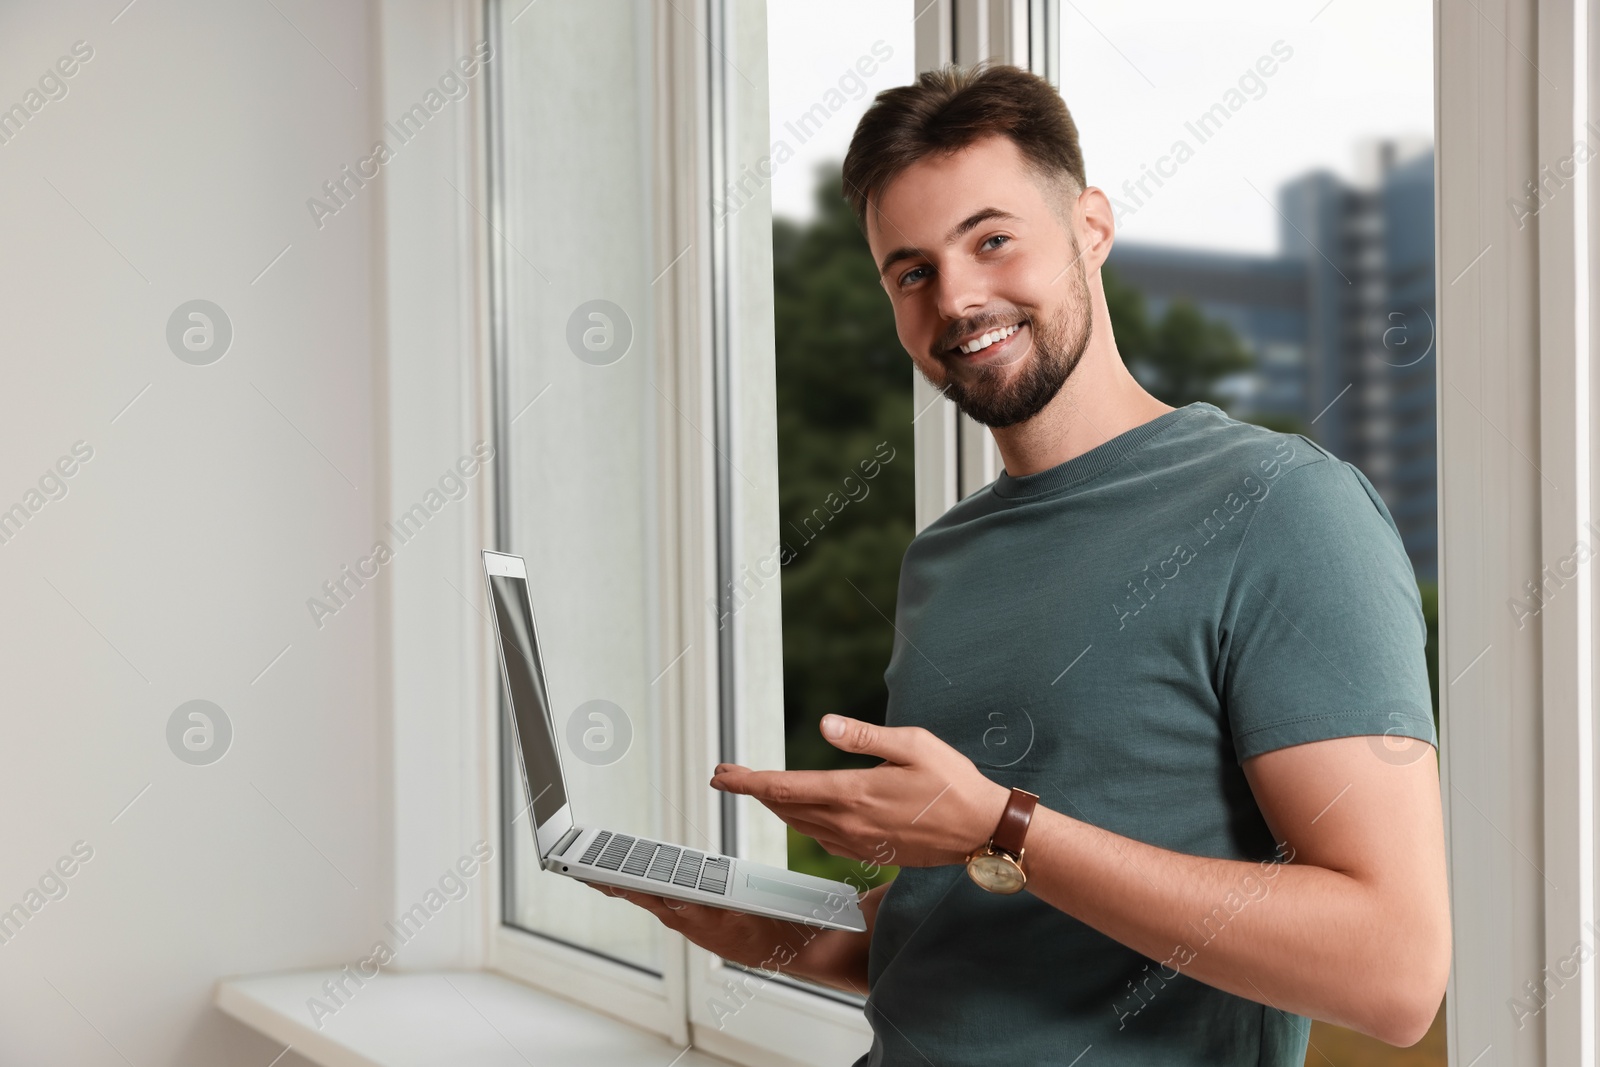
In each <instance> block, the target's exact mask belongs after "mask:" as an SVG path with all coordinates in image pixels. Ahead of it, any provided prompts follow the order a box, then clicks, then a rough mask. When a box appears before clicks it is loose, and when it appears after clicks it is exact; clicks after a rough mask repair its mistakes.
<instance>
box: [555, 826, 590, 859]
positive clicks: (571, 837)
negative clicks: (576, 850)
mask: <svg viewBox="0 0 1600 1067" xmlns="http://www.w3.org/2000/svg"><path fill="white" fill-rule="evenodd" d="M582 833H583V830H582V829H580V828H579V827H576V826H574V827H573V828H572V829H570V830H568V831H567V832H566V833H564V834H562V835H561V840H560V841H557V842H556V847H555V848H553V849H551V850H550V854H551V855H552V856H559V855H561V854H562V853H563V852H565V851H566V850H567V849H569V848H571V847H572V843H573V842H574V841H576V840H577V839H578V836H579V835H580V834H582Z"/></svg>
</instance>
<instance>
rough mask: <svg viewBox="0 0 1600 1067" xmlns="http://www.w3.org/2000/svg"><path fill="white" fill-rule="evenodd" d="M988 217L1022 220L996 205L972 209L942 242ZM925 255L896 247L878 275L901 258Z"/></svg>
mask: <svg viewBox="0 0 1600 1067" xmlns="http://www.w3.org/2000/svg"><path fill="white" fill-rule="evenodd" d="M990 219H1006V220H1009V221H1011V222H1021V221H1022V219H1020V218H1019V217H1018V216H1016V215H1013V214H1011V212H1009V211H1002V210H1001V209H999V208H997V207H985V208H979V209H978V210H977V211H974V212H973V213H972V214H970V215H968V216H967V217H966V218H964V219H962V220H961V221H960V222H958V223H956V224H955V225H954V226H952V227H950V232H949V233H947V234H945V235H944V243H945V244H947V245H948V244H954V243H955V241H956V239H957V238H958V237H960V236H962V235H963V234H965V233H967V232H968V231H970V230H972V229H974V228H976V227H977V226H980V225H982V224H983V223H985V222H988V221H989V220H990ZM926 256H927V253H926V252H924V251H922V249H920V248H912V247H910V246H903V247H901V248H897V249H895V250H894V251H893V252H890V253H889V254H888V255H886V256H884V257H883V263H882V264H881V265H880V266H879V267H878V276H879V277H882V276H883V275H885V274H888V273H889V268H890V267H892V266H894V265H895V264H896V263H898V262H900V261H901V260H902V259H916V258H918V257H923V258H926Z"/></svg>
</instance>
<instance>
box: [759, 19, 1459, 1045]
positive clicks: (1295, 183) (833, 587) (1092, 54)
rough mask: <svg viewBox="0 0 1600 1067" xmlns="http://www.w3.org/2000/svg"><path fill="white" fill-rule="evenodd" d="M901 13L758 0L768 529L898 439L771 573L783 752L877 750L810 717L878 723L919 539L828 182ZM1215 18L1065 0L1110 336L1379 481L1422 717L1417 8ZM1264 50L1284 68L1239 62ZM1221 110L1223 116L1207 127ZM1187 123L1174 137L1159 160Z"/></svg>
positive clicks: (1433, 639)
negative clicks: (870, 58)
mask: <svg viewBox="0 0 1600 1067" xmlns="http://www.w3.org/2000/svg"><path fill="white" fill-rule="evenodd" d="M908 6H909V4H908V2H905V0H882V2H878V3H869V4H863V3H857V2H851V3H849V4H848V5H841V4H826V3H825V4H820V5H814V4H808V5H805V6H804V9H803V10H802V9H801V6H800V5H785V4H771V5H769V15H768V18H769V31H768V32H769V62H770V77H771V101H772V103H771V136H772V138H773V139H774V141H775V142H777V141H779V140H783V141H785V142H786V143H787V144H788V145H789V147H790V148H791V150H793V152H794V156H793V158H792V159H789V160H787V161H786V162H784V163H783V164H782V165H781V166H780V168H779V169H778V170H777V172H776V174H775V175H774V177H773V180H772V193H773V211H774V222H773V235H772V241H773V260H774V263H773V271H774V284H775V287H776V336H777V371H778V377H777V385H778V449H779V476H780V509H781V512H782V514H781V516H780V522H781V524H782V528H783V529H784V530H785V531H786V533H788V532H789V531H791V530H794V529H795V527H792V526H791V525H790V524H791V523H792V522H799V521H800V520H801V518H802V517H803V516H804V515H806V514H808V513H809V512H810V511H811V509H812V508H813V507H814V506H815V505H816V502H817V501H819V500H822V499H824V498H825V497H826V496H827V494H829V493H830V492H835V491H836V490H837V489H838V485H839V478H840V477H841V476H842V474H843V472H847V471H849V470H851V469H852V468H854V467H855V465H856V463H857V462H858V460H859V459H860V458H862V457H865V456H871V455H873V452H874V449H875V447H876V446H877V444H878V442H882V441H887V442H889V444H890V445H891V446H892V447H893V448H894V450H895V453H894V455H895V458H894V460H893V461H892V462H889V463H886V464H884V465H883V467H882V470H881V473H880V474H879V475H878V476H877V477H876V478H875V479H874V480H873V481H872V482H871V483H870V485H871V491H870V493H869V494H868V495H867V496H866V497H865V498H863V499H861V500H859V501H853V502H852V506H850V507H848V508H846V509H844V510H843V511H842V512H841V513H840V514H839V515H838V516H837V517H836V518H835V519H833V520H832V521H831V522H830V524H829V525H828V527H827V528H826V530H825V531H823V532H822V533H821V534H820V535H817V536H816V537H815V538H814V539H808V538H806V537H804V536H800V537H799V538H798V539H797V541H796V542H795V545H796V551H795V554H794V555H793V557H792V558H791V559H790V560H789V562H787V563H786V564H785V566H784V567H783V570H782V576H783V577H782V597H783V648H784V651H783V656H784V706H785V725H786V730H787V755H788V766H789V767H790V768H835V767H845V766H870V765H872V764H873V763H875V762H877V761H876V760H871V759H862V758H857V757H850V756H846V755H844V754H841V753H839V752H838V751H837V750H835V749H834V748H832V747H831V746H829V745H828V744H827V743H826V742H824V741H823V740H822V738H821V736H820V734H819V732H818V722H819V720H820V719H821V717H822V716H823V715H824V714H826V713H828V712H839V713H842V714H846V715H851V716H854V717H857V718H861V719H867V720H872V721H878V722H881V721H883V713H884V707H885V704H886V702H887V699H888V694H887V690H886V689H885V686H884V682H883V671H884V668H885V667H886V666H887V664H888V661H889V655H890V651H891V646H892V639H893V636H894V631H893V629H892V628H891V626H890V625H889V623H888V622H886V621H885V618H884V616H883V615H880V614H879V613H878V611H876V610H874V605H876V607H877V608H879V609H881V610H882V611H883V612H884V614H885V615H888V616H889V617H890V618H892V617H893V610H894V609H893V605H894V603H895V593H896V585H897V581H898V576H899V568H900V560H901V557H902V555H903V554H904V552H905V549H906V546H907V545H908V544H909V543H910V541H911V538H912V536H913V534H914V532H915V530H914V512H913V462H912V423H911V420H912V416H913V411H912V401H911V383H912V376H913V374H914V373H915V372H914V370H913V368H912V365H911V362H910V358H909V357H908V356H907V355H906V353H905V352H904V350H903V349H902V348H901V347H900V343H899V340H898V338H897V337H896V335H895V328H894V317H893V313H892V311H891V308H890V305H889V302H888V300H887V298H886V297H885V295H884V293H883V291H882V289H881V288H880V287H879V285H878V280H877V272H876V270H875V268H874V267H873V264H872V261H871V258H870V256H869V254H868V250H867V246H866V242H865V240H864V238H863V237H862V236H861V234H860V232H859V231H858V229H857V228H856V225H855V221H854V218H853V216H852V214H851V212H850V210H849V207H848V205H847V204H846V202H845V201H844V200H843V199H842V198H841V197H840V195H839V163H840V161H841V160H842V158H843V155H844V150H845V147H846V146H847V145H848V142H849V137H850V134H851V132H852V131H853V129H854V125H855V122H856V120H857V119H858V118H859V117H860V114H861V113H862V112H863V111H864V110H865V109H866V107H867V106H868V105H869V104H870V102H871V99H872V95H873V94H874V93H876V92H878V91H880V90H881V89H884V88H888V87H890V86H892V85H899V84H905V83H908V82H910V81H911V80H913V77H914V69H913V51H914V49H913V42H912V38H911V29H912V28H911V26H910V25H909V20H908V19H907V17H906V9H907V7H908ZM1135 7H1136V8H1137V10H1133V8H1135ZM1228 11H1229V14H1228V16H1226V17H1217V16H1215V15H1214V13H1213V12H1214V9H1213V8H1209V7H1207V8H1204V9H1195V8H1194V7H1193V6H1192V5H1186V4H1181V3H1177V2H1175V0H1162V2H1159V3H1147V4H1140V5H1117V4H1114V3H1111V2H1089V0H1084V2H1081V3H1070V2H1064V3H1063V4H1062V22H1063V25H1062V27H1061V42H1060V44H1061V62H1062V70H1063V75H1062V82H1061V89H1062V93H1063V96H1064V97H1065V99H1066V102H1067V106H1068V108H1069V110H1070V111H1071V112H1072V114H1073V117H1074V119H1075V120H1076V122H1077V125H1078V128H1079V133H1080V137H1081V142H1082V148H1083V154H1084V158H1085V165H1086V170H1087V176H1088V180H1089V182H1090V184H1091V185H1095V186H1099V187H1100V188H1102V189H1104V190H1105V191H1106V193H1107V194H1108V195H1109V196H1110V197H1112V199H1113V207H1114V209H1115V210H1116V212H1117V224H1118V240H1117V243H1116V246H1115V248H1114V250H1113V252H1112V254H1111V257H1110V260H1109V263H1108V265H1107V267H1106V268H1105V269H1104V270H1103V272H1102V276H1103V279H1104V282H1105V288H1106V296H1107V300H1108V303H1109V305H1110V311H1111V318H1112V323H1113V328H1114V332H1115V335H1116V339H1117V343H1118V347H1119V349H1120V351H1121V353H1122V356H1123V358H1124V360H1125V361H1126V362H1127V363H1128V365H1129V367H1130V369H1131V370H1132V371H1133V373H1134V374H1135V376H1136V377H1138V378H1139V380H1140V381H1141V382H1142V383H1143V384H1144V385H1145V386H1146V388H1148V389H1149V390H1150V391H1151V392H1152V393H1154V394H1155V395H1156V396H1158V397H1160V398H1161V399H1162V400H1163V401H1165V402H1166V403H1168V404H1172V405H1174V406H1181V405H1184V404H1188V403H1190V402H1192V401H1196V400H1204V401H1208V402H1210V403H1213V404H1216V405H1217V406H1218V407H1220V408H1222V409H1223V410H1224V411H1227V412H1228V413H1229V414H1230V415H1232V416H1234V417H1235V418H1239V419H1243V420H1246V421H1251V422H1256V423H1259V424H1261V425H1263V426H1268V427H1271V428H1273V429H1277V430H1282V431H1285V432H1291V433H1301V434H1305V435H1306V436H1308V437H1310V438H1311V439H1313V440H1315V441H1317V442H1318V443H1320V444H1322V445H1324V446H1325V447H1327V448H1328V449H1329V450H1331V451H1332V452H1333V453H1334V454H1335V455H1338V456H1339V457H1340V458H1342V459H1345V460H1348V461H1349V462H1351V463H1353V464H1355V465H1356V466H1357V467H1359V468H1360V469H1361V470H1362V472H1363V473H1364V474H1366V476H1367V477H1368V478H1369V479H1370V480H1371V481H1372V483H1373V485H1374V486H1375V487H1376V488H1377V489H1378V491H1379V492H1380V494H1381V495H1382V496H1383V498H1384V501H1385V503H1386V504H1387V506H1388V508H1389V510H1390V512H1391V513H1392V514H1393V516H1394V519H1395V522H1396V524H1397V525H1398V527H1399V529H1400V533H1401V536H1402V539H1403V540H1404V542H1405V545H1406V550H1407V553H1408V554H1409V556H1410V558H1411V563H1412V567H1413V570H1414V571H1415V573H1416V578H1417V583H1418V587H1419V591H1420V594H1421V598H1422V603H1423V610H1424V615H1425V617H1426V619H1427V624H1428V644H1427V657H1428V670H1429V678H1430V681H1431V682H1432V688H1433V705H1434V717H1435V723H1436V724H1437V720H1438V714H1439V710H1438V709H1439V702H1438V692H1439V687H1438V651H1437V650H1438V638H1437V630H1438V622H1437V620H1438V586H1437V556H1436V548H1437V544H1436V541H1437V536H1436V528H1437V490H1436V474H1435V469H1436V464H1435V456H1434V442H1435V414H1434V412H1435V370H1436V368H1435V360H1436V358H1437V351H1436V348H1435V345H1434V327H1433V324H1434V322H1435V321H1436V316H1435V314H1434V287H1435V277H1434V226H1433V217H1434V205H1433V181H1434V179H1433V150H1432V116H1433V99H1432V91H1433V90H1432V85H1433V76H1432V27H1431V21H1430V20H1431V12H1430V10H1429V7H1428V5H1426V4H1424V3H1421V2H1415V0H1414V2H1409V3H1401V4H1395V3H1386V4H1380V3H1377V2H1373V0H1339V2H1337V3H1334V4H1331V5H1330V4H1327V3H1324V0H1315V3H1298V2H1295V3H1271V4H1269V3H1264V2H1254V0H1250V2H1242V3H1235V4H1230V5H1228ZM874 44H877V45H878V46H879V47H878V50H877V51H876V52H872V51H871V50H872V47H873V45H874ZM885 46H886V47H885ZM884 51H888V52H889V53H890V54H891V58H890V59H889V60H888V61H886V62H883V63H882V64H881V65H880V66H879V69H878V70H877V71H876V73H875V75H874V76H873V77H871V78H867V79H865V81H866V83H867V84H866V86H865V89H864V91H862V92H861V93H860V95H859V97H857V98H854V99H852V100H850V101H849V102H848V103H847V104H846V105H845V106H844V108H842V109H841V110H839V111H838V113H837V114H836V115H835V116H834V117H833V118H832V120H831V121H830V122H829V123H828V124H827V125H825V126H823V127H822V128H821V129H817V130H809V129H808V130H801V129H799V128H797V127H795V126H794V125H793V119H794V117H795V116H798V115H803V114H805V113H806V111H807V109H808V108H809V107H810V106H811V104H812V102H814V101H816V100H817V99H819V98H820V97H821V96H822V95H823V94H824V93H825V92H826V90H827V89H828V88H829V87H830V86H832V85H835V84H837V83H838V79H839V73H840V72H841V71H847V70H849V69H850V68H851V66H852V64H853V63H854V62H855V61H856V59H857V58H858V57H859V56H862V55H867V54H869V53H870V54H874V55H879V56H881V55H882V54H883V52H884ZM1285 52H1287V53H1288V57H1287V58H1285V55H1284V53H1285ZM1263 56H1272V57H1274V58H1273V62H1272V63H1270V64H1268V65H1269V66H1271V67H1272V68H1273V74H1272V75H1270V76H1261V75H1259V74H1258V75H1257V76H1255V77H1254V78H1243V76H1244V75H1246V74H1248V72H1250V71H1252V70H1255V71H1260V70H1261V69H1262V67H1261V66H1259V65H1258V63H1259V61H1260V59H1261V57H1263ZM1242 78H1243V80H1241V79H1242ZM1230 91H1236V93H1237V95H1236V96H1233V97H1230V96H1229V95H1228V94H1229V92H1230ZM1219 102H1221V103H1223V104H1224V106H1225V107H1226V108H1227V114H1226V115H1225V116H1224V118H1225V121H1217V120H1213V121H1212V122H1210V123H1207V122H1205V121H1204V120H1203V117H1204V116H1205V115H1206V114H1207V113H1208V111H1209V110H1210V109H1211V108H1212V107H1213V105H1214V104H1217V103H1219ZM1236 104H1237V106H1235V105H1236ZM1219 114H1220V113H1219ZM801 134H804V135H805V136H804V137H802V136H801ZM1179 141H1183V142H1185V143H1186V144H1187V145H1188V146H1189V148H1190V154H1188V155H1185V156H1184V158H1183V159H1182V161H1174V160H1175V157H1174V153H1173V149H1174V146H1175V144H1176V143H1177V142H1179ZM1163 157H1167V158H1166V161H1165V162H1163ZM1152 174H1154V175H1155V176H1154V177H1152ZM845 579H848V581H846V580H845ZM852 585H854V586H855V587H856V588H854V589H853V588H852ZM858 590H859V592H858ZM867 600H870V601H871V604H868V603H867V602H866V601H867ZM789 862H790V865H791V866H792V867H793V868H794V869H796V870H805V871H810V872H813V873H816V874H819V875H823V876H825V877H833V878H840V879H848V880H849V881H851V882H853V883H855V884H858V885H860V884H863V883H866V884H876V883H878V882H882V881H886V880H889V879H891V878H893V877H894V874H895V868H893V867H886V868H881V869H876V868H864V867H863V865H862V864H860V863H857V862H852V861H846V860H843V859H840V858H838V857H834V856H830V855H828V854H827V853H826V852H824V851H823V850H822V848H821V847H820V846H819V845H817V843H816V842H814V841H812V840H810V839H809V838H806V837H803V836H801V835H799V834H797V833H795V832H793V831H792V830H791V831H790V849H789ZM1445 1060H1446V1055H1445V1040H1444V1008H1443V1007H1442V1006H1441V1008H1440V1010H1439V1016H1438V1018H1437V1019H1436V1021H1435V1023H1434V1026H1433V1028H1432V1030H1431V1031H1430V1032H1429V1034H1428V1036H1427V1037H1426V1038H1424V1039H1423V1041H1422V1042H1421V1043H1419V1044H1418V1045H1416V1046H1414V1047H1412V1048H1409V1049H1395V1048H1391V1047H1390V1046H1388V1045H1384V1044H1382V1043H1381V1042H1377V1041H1372V1040H1370V1039H1367V1038H1363V1037H1362V1036H1361V1035H1358V1034H1354V1033H1351V1032H1349V1031H1345V1030H1341V1029H1339V1028H1337V1027H1332V1026H1327V1025H1324V1024H1322V1023H1317V1024H1315V1026H1314V1028H1313V1032H1312V1038H1311V1048H1310V1049H1309V1050H1308V1053H1307V1063H1308V1064H1322V1065H1326V1064H1335V1065H1338V1067H1366V1065H1371V1067H1424V1065H1425V1067H1441V1065H1443V1064H1444V1063H1445Z"/></svg>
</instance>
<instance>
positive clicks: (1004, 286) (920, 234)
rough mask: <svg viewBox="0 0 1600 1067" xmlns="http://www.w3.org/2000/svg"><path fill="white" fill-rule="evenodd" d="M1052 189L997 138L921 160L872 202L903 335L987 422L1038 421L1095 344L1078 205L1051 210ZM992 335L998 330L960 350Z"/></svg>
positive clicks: (924, 364) (945, 385) (875, 249)
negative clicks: (1075, 223) (1077, 231)
mask: <svg viewBox="0 0 1600 1067" xmlns="http://www.w3.org/2000/svg"><path fill="white" fill-rule="evenodd" d="M1053 195H1059V194H1054V193H1052V191H1050V190H1049V189H1047V188H1046V187H1044V186H1043V185H1042V183H1041V182H1040V180H1039V179H1038V178H1037V177H1036V176H1035V175H1034V174H1033V173H1032V172H1031V171H1029V170H1028V169H1027V168H1026V166H1025V162H1024V157H1023V155H1022V152H1021V151H1020V150H1019V149H1018V148H1017V146H1016V144H1015V143H1014V142H1013V141H1012V140H1011V139H1010V138H1009V137H1002V136H994V137H988V138H985V139H983V140H980V141H977V142H974V143H973V144H971V145H969V146H968V147H966V148H964V149H961V150H960V151H958V152H955V153H953V154H951V155H946V156H939V157H930V158H927V159H923V160H921V161H920V162H918V163H915V164H913V165H912V166H911V167H908V168H907V169H906V170H905V171H903V172H902V173H901V174H900V175H899V176H898V177H896V178H895V179H894V180H893V181H891V182H890V183H889V185H888V187H887V188H886V189H884V190H882V191H881V193H880V194H879V195H878V196H877V197H875V198H873V200H872V201H871V203H870V204H869V209H868V214H867V243H868V245H869V246H870V248H871V249H872V258H873V261H874V262H875V263H877V264H878V267H879V270H880V271H881V272H882V277H881V282H882V284H883V287H884V289H885V290H886V291H887V292H888V294H889V299H890V301H891V302H892V303H893V305H894V317H895V330H896V332H897V333H898V334H899V335H900V343H901V344H902V345H904V346H905V349H906V351H907V352H909V353H910V354H911V359H912V361H913V362H914V363H915V364H916V366H917V369H918V370H919V371H921V372H922V376H923V377H924V378H926V379H927V381H928V383H929V384H930V385H932V386H933V387H934V388H935V389H940V390H943V391H944V394H945V396H947V397H949V398H950V399H951V400H952V401H954V402H955V404H956V406H957V407H958V408H960V409H961V410H962V411H963V412H965V413H966V414H967V415H968V416H969V417H971V418H972V419H974V420H975V421H977V422H980V423H982V424H984V425H985V426H1001V427H1003V426H1012V425H1015V424H1016V423H1019V422H1022V421H1024V420H1026V419H1029V418H1032V417H1033V416H1034V415H1035V414H1036V413H1037V412H1038V411H1039V410H1040V409H1042V408H1043V407H1044V406H1045V405H1046V404H1048V403H1049V402H1050V401H1051V399H1052V398H1054V397H1055V395H1056V393H1057V392H1059V391H1060V389H1061V386H1062V384H1063V383H1064V382H1065V381H1066V380H1067V377H1068V376H1069V375H1070V374H1071V373H1072V371H1073V368H1074V367H1076V366H1077V365H1078V360H1079V359H1080V358H1081V357H1082V356H1083V352H1084V349H1085V348H1086V347H1087V346H1088V343H1089V336H1090V318H1091V316H1090V302H1089V286H1088V280H1087V278H1086V276H1085V273H1084V264H1083V261H1082V258H1081V257H1080V255H1079V247H1078V242H1077V239H1076V237H1075V236H1074V235H1073V233H1072V230H1071V228H1070V226H1069V225H1068V224H1067V223H1066V222H1064V221H1063V219H1062V215H1066V216H1067V218H1068V219H1069V220H1070V219H1071V218H1072V214H1073V204H1071V203H1064V204H1060V205H1059V207H1052V204H1051V202H1050V197H1051V196H1053ZM1058 211H1059V212H1060V213H1059V214H1058ZM1008 330H1010V331H1012V332H1011V333H1010V334H1009V336H1003V337H999V335H1001V334H1005V333H1006V331H1008ZM985 335H990V336H991V338H993V337H999V339H997V340H993V341H992V343H990V344H988V345H987V346H984V347H982V348H980V349H979V350H978V351H972V352H968V351H963V350H962V349H970V348H973V347H975V346H976V345H978V344H981V340H980V339H981V338H983V337H984V336H985Z"/></svg>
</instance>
